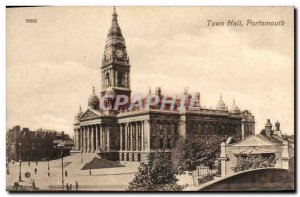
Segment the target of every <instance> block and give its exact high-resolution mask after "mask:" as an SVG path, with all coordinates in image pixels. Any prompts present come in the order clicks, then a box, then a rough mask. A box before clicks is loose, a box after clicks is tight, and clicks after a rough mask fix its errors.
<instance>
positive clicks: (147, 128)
mask: <svg viewBox="0 0 300 197" xmlns="http://www.w3.org/2000/svg"><path fill="white" fill-rule="evenodd" d="M144 137H145V139H144V142H145V145H144V147H145V150H146V151H150V120H145V121H144Z"/></svg>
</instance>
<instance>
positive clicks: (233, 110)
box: [230, 99, 240, 113]
mask: <svg viewBox="0 0 300 197" xmlns="http://www.w3.org/2000/svg"><path fill="white" fill-rule="evenodd" d="M230 112H231V113H239V112H240V109H239V107H238V106H237V105H236V104H235V100H234V99H233V103H232V107H231V110H230Z"/></svg>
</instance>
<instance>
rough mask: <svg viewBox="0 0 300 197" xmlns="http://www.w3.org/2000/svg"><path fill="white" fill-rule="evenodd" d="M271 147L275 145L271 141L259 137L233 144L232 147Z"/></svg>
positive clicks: (253, 136)
mask: <svg viewBox="0 0 300 197" xmlns="http://www.w3.org/2000/svg"><path fill="white" fill-rule="evenodd" d="M271 145H274V144H273V143H272V142H270V141H269V140H267V139H262V138H260V137H259V136H257V135H252V136H249V137H248V138H245V139H244V140H242V141H240V142H238V143H236V144H233V145H232V146H271Z"/></svg>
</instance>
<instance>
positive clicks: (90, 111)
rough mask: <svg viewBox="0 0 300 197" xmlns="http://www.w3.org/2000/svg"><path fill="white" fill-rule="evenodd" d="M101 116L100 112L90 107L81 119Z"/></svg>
mask: <svg viewBox="0 0 300 197" xmlns="http://www.w3.org/2000/svg"><path fill="white" fill-rule="evenodd" d="M97 117H99V114H98V113H97V112H94V111H92V110H90V109H88V110H87V111H86V112H85V113H84V114H83V115H82V116H81V118H80V120H88V119H93V118H97Z"/></svg>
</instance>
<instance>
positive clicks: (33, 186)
mask: <svg viewBox="0 0 300 197" xmlns="http://www.w3.org/2000/svg"><path fill="white" fill-rule="evenodd" d="M32 188H35V181H34V179H33V180H32Z"/></svg>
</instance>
